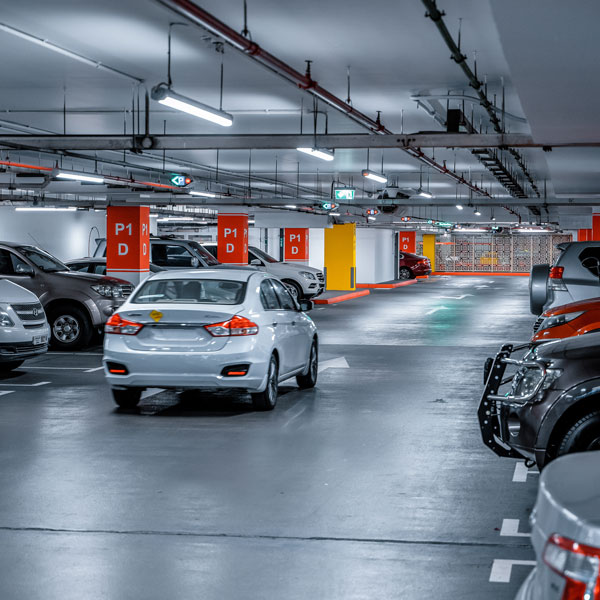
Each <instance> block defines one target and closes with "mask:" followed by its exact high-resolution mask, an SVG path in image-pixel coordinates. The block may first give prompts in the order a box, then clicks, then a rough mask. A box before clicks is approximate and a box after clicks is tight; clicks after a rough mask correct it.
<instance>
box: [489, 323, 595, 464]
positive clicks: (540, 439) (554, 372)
mask: <svg viewBox="0 0 600 600" xmlns="http://www.w3.org/2000/svg"><path fill="white" fill-rule="evenodd" d="M523 352H525V355H524V356H523V357H522V358H515V357H514V356H518V355H519V353H523ZM513 355H514V356H513ZM507 366H508V367H510V368H511V369H513V368H516V372H515V373H514V374H513V375H512V376H508V377H506V378H505V370H506V368H507ZM484 381H485V389H484V392H483V396H482V398H481V403H480V405H479V410H478V418H479V424H480V428H481V433H482V437H483V442H484V444H485V445H486V446H488V447H489V448H491V449H492V450H493V451H494V452H495V453H496V454H498V455H499V456H508V457H513V458H525V459H526V460H527V461H528V463H530V464H533V463H537V465H538V466H539V467H540V468H542V467H543V466H544V465H546V464H547V463H548V462H550V461H551V460H552V459H554V458H556V457H558V456H562V455H563V454H569V453H572V452H583V451H587V450H597V449H598V450H600V332H596V333H588V334H587V335H580V336H575V337H570V338H566V339H564V340H557V341H554V342H547V343H545V344H539V345H537V346H534V347H533V348H530V347H529V344H523V345H521V346H513V345H511V344H506V345H504V346H502V348H501V350H500V352H499V353H498V354H497V355H496V357H495V358H493V359H492V358H489V359H488V360H487V361H486V365H485V368H484ZM508 384H510V386H511V387H510V389H509V390H508V391H507V392H504V390H503V386H505V385H508ZM504 389H505V388H504Z"/></svg>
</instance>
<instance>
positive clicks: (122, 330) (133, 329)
mask: <svg viewBox="0 0 600 600" xmlns="http://www.w3.org/2000/svg"><path fill="white" fill-rule="evenodd" d="M142 327H144V325H143V324H142V323H136V322H135V321H128V320H127V319H124V318H123V317H121V315H120V314H119V313H115V314H114V315H113V316H112V317H111V318H110V319H109V320H108V321H107V322H106V325H105V327H104V332H105V333H117V334H119V335H137V334H138V333H139V332H140V331H141V329H142Z"/></svg>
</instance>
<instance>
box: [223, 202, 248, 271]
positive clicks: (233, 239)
mask: <svg viewBox="0 0 600 600" xmlns="http://www.w3.org/2000/svg"><path fill="white" fill-rule="evenodd" d="M217 258H218V259H219V261H221V262H222V263H225V264H231V265H247V264H248V214H245V213H239V212H238V213H221V212H220V213H219V217H218V226H217Z"/></svg>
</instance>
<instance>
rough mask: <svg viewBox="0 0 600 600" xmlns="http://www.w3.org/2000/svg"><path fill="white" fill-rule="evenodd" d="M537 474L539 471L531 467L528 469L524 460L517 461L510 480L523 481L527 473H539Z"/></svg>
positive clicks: (525, 479)
mask: <svg viewBox="0 0 600 600" xmlns="http://www.w3.org/2000/svg"><path fill="white" fill-rule="evenodd" d="M539 474H540V472H539V471H533V470H531V469H528V468H527V467H526V466H525V463H524V462H521V461H519V462H518V463H517V464H516V465H515V471H514V473H513V478H512V480H513V482H514V483H525V482H526V481H527V476H528V475H539Z"/></svg>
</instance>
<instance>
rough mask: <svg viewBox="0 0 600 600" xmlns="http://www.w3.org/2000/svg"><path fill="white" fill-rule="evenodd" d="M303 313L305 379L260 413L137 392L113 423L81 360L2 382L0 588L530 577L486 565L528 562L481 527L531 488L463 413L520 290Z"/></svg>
mask: <svg viewBox="0 0 600 600" xmlns="http://www.w3.org/2000/svg"><path fill="white" fill-rule="evenodd" d="M312 316H313V318H314V320H315V322H316V323H317V325H318V326H319V331H320V336H321V344H322V345H321V366H322V368H324V370H322V372H321V373H320V375H319V383H318V387H317V388H316V389H314V390H310V391H300V390H298V388H297V387H296V386H295V384H292V383H291V382H289V383H287V384H283V389H282V394H281V396H280V399H279V404H278V406H277V408H276V410H275V411H274V412H272V413H254V412H252V411H251V410H250V407H249V405H248V403H247V401H246V399H245V398H243V397H242V398H233V399H231V398H227V397H226V396H222V395H213V396H210V397H204V398H201V397H194V396H193V395H192V397H187V396H186V397H185V398H180V397H178V396H177V395H176V394H174V393H170V392H159V393H156V392H157V390H151V391H149V392H147V397H146V398H145V399H144V401H143V403H142V405H141V407H140V410H139V412H136V413H126V412H119V411H118V410H116V409H115V408H114V406H113V404H112V400H111V399H110V396H109V390H108V388H107V386H106V385H105V383H104V380H103V375H102V371H101V370H99V369H98V367H99V366H100V361H101V349H100V348H96V349H91V350H89V351H86V352H83V353H78V354H75V355H68V354H61V353H50V354H48V355H46V356H44V357H42V358H38V359H36V360H33V361H30V362H28V363H26V364H25V365H24V366H23V368H21V369H19V370H18V371H16V372H15V374H13V375H12V376H11V377H5V378H4V379H2V380H0V460H1V464H2V468H1V469H0V489H1V490H2V493H1V494H0V545H1V547H2V552H0V573H2V576H1V577H0V598H2V600H13V599H15V600H16V599H19V600H22V599H27V600H33V599H43V600H54V599H56V600H59V599H60V600H68V599H71V598H72V599H77V600H82V599H90V600H91V599H94V600H96V599H99V598H110V599H112V598H115V599H119V600H125V599H130V598H131V599H134V598H135V599H143V600H151V599H157V600H159V599H160V600H165V599H169V600H174V599H186V600H187V599H189V598H202V599H203V600H212V599H215V600H217V599H218V600H224V599H232V600H241V599H244V600H250V599H252V600H254V599H278V600H279V599H281V598H286V599H287V600H296V599H310V600H314V599H321V598H322V599H327V600H333V599H337V598H339V599H344V600H349V599H352V600H354V599H378V600H379V599H383V598H385V599H389V598H398V599H402V600H422V599H424V598H444V599H446V600H450V599H461V600H467V599H472V600H475V599H477V600H481V599H482V598H491V599H494V600H496V599H497V600H504V599H509V598H513V597H514V595H515V593H516V590H517V589H518V586H519V585H520V583H521V582H522V581H523V579H524V578H525V576H526V575H527V572H528V567H527V566H523V565H517V566H515V567H514V568H513V569H512V573H511V576H510V581H509V582H506V583H500V582H490V575H491V570H492V566H493V564H494V560H497V559H514V560H526V561H529V560H532V559H533V551H532V550H531V548H530V545H529V538H528V537H525V536H501V535H500V529H501V528H502V525H503V520H504V519H518V520H519V531H520V532H521V533H522V532H527V530H528V528H529V525H528V522H527V518H528V515H529V512H530V510H531V508H532V506H533V502H534V500H535V494H536V486H537V477H536V476H535V474H534V473H527V472H526V470H525V469H522V468H521V465H520V464H519V465H518V466H517V463H516V462H515V461H513V460H510V459H501V458H499V457H496V456H495V455H493V454H492V453H491V451H489V450H488V449H487V448H486V447H485V446H483V444H482V442H481V439H480V434H479V428H478V423H477V418H476V409H477V406H478V403H479V397H480V394H481V391H482V381H481V380H482V366H483V361H484V359H485V357H487V356H489V355H490V354H493V353H494V352H495V351H496V350H497V349H498V347H499V346H500V344H501V343H502V342H504V341H509V340H512V341H522V340H526V339H528V338H529V336H530V333H531V325H532V323H533V317H532V316H531V315H530V314H529V312H528V297H527V279H526V278H521V277H514V278H513V277H496V278H494V277H453V278H434V279H429V280H427V281H423V282H420V283H419V284H418V285H413V286H407V287H401V288H398V289H395V290H377V291H373V292H372V293H371V295H370V296H367V297H365V298H360V299H357V300H354V301H351V302H346V303H342V304H338V305H333V306H327V307H324V308H318V309H316V310H315V311H314V312H313V313H312ZM333 359H337V360H335V361H333ZM327 361H332V362H329V363H328V362H327ZM346 363H347V365H348V367H349V368H346ZM44 382H46V383H44ZM152 393H154V395H150V394H152ZM513 479H516V481H513ZM519 480H525V481H519ZM505 572H506V571H505Z"/></svg>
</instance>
